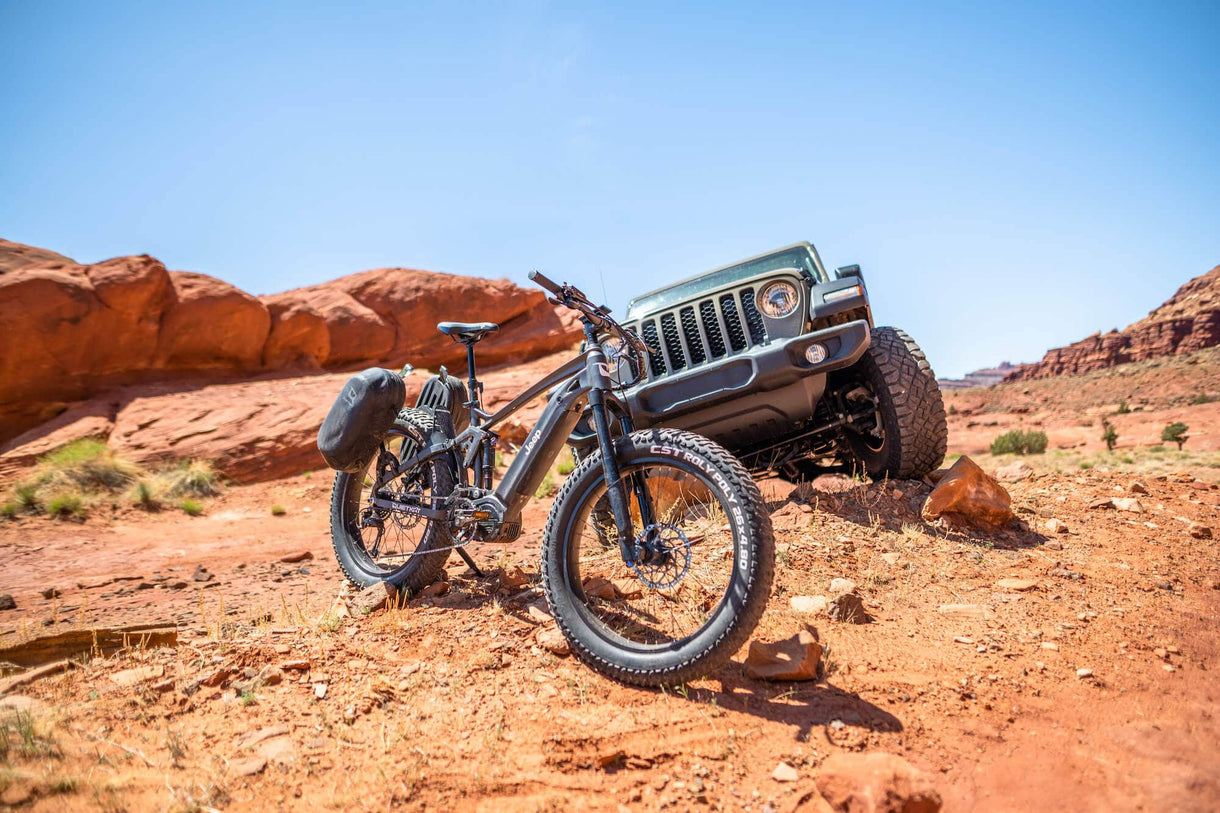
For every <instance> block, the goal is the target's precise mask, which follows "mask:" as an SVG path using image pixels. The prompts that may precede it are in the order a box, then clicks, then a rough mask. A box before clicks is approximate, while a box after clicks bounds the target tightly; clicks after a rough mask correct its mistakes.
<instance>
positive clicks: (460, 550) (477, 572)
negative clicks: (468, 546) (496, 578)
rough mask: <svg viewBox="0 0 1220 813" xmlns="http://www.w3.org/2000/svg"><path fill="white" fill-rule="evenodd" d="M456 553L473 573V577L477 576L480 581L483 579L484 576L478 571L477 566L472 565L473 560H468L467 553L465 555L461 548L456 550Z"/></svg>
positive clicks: (468, 555)
mask: <svg viewBox="0 0 1220 813" xmlns="http://www.w3.org/2000/svg"><path fill="white" fill-rule="evenodd" d="M457 552H458V556H461V557H462V561H463V562H465V563H466V564H467V565H469V566H470V569H471V570H473V571H474V575H476V576H478V577H479V578H480V579H481V578H483V576H484V575H486V574H485V573H483V571H481V570H479V566H478V565H476V564H475V563H474V559H471V558H470V554H469V553H467V552H466V551H465V550H463V549H462V548H458V549H457Z"/></svg>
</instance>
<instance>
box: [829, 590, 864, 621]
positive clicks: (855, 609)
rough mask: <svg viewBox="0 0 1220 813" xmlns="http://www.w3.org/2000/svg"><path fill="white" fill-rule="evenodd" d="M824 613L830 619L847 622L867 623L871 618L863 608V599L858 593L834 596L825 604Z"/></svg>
mask: <svg viewBox="0 0 1220 813" xmlns="http://www.w3.org/2000/svg"><path fill="white" fill-rule="evenodd" d="M826 615H828V616H830V620H831V621H842V622H845V623H848V624H867V623H869V622H871V621H872V620H873V617H872V616H871V615H869V614H868V610H866V609H864V600H863V599H862V598H860V594H859V593H844V594H843V595H841V596H836V597H835V598H834V599H832V600H831V602H830V603H829V604H828V605H826Z"/></svg>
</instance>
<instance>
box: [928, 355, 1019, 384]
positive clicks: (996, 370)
mask: <svg viewBox="0 0 1220 813" xmlns="http://www.w3.org/2000/svg"><path fill="white" fill-rule="evenodd" d="M1015 369H1017V365H1015V364H1013V363H1011V362H1008V361H1005V362H1001V363H1000V366H999V367H986V368H984V369H982V370H975V371H974V372H973V373H966V374H965V375H964V376H962V377H961V378H938V379H937V380H936V383H938V384H940V388H941V389H942V390H964V389H966V388H967V387H990V386H991V385H992V384H999V383H1000V382H1001V381H1003V380H1004V377H1005V376H1007V375H1008V374H1009V373H1011V372H1012V371H1013V370H1015Z"/></svg>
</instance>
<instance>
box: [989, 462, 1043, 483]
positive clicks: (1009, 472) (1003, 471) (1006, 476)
mask: <svg viewBox="0 0 1220 813" xmlns="http://www.w3.org/2000/svg"><path fill="white" fill-rule="evenodd" d="M1033 476H1034V469H1033V467H1032V466H1030V465H1029V464H1028V463H1026V462H1025V461H1024V460H1014V461H1013V462H1011V463H1009V464H1008V465H1007V466H1000V467H999V468H998V469H996V470H995V479H997V480H999V481H1000V482H1001V483H1019V482H1021V481H1022V480H1028V479H1030V478H1031V477H1033Z"/></svg>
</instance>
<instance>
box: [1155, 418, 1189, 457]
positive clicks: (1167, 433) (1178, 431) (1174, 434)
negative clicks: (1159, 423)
mask: <svg viewBox="0 0 1220 813" xmlns="http://www.w3.org/2000/svg"><path fill="white" fill-rule="evenodd" d="M1189 428H1190V427H1188V426H1187V425H1186V424H1184V423H1182V422H1181V421H1174V422H1173V423H1171V424H1169V425H1168V426H1166V427H1165V428H1164V429H1162V430H1161V440H1163V441H1165V442H1166V443H1176V444H1178V451H1179V452H1180V451H1182V444H1183V443H1185V442H1186V441H1188V440H1190V436H1189V435H1187V434H1186V432H1187V430H1188V429H1189Z"/></svg>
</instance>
